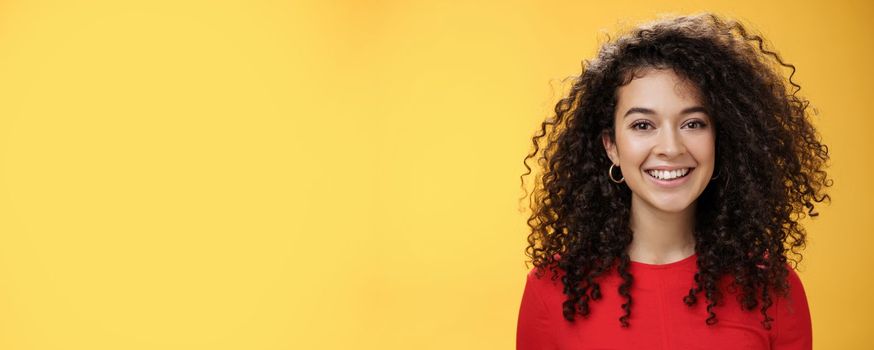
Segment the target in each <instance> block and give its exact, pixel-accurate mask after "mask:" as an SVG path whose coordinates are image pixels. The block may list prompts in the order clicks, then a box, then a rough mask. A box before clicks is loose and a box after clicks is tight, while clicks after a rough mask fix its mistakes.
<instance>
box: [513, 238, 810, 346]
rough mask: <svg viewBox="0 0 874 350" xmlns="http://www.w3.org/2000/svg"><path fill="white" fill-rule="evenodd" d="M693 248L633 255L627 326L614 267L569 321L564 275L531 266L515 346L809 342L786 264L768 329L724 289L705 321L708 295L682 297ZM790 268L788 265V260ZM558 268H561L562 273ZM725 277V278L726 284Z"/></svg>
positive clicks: (805, 313)
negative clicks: (658, 255)
mask: <svg viewBox="0 0 874 350" xmlns="http://www.w3.org/2000/svg"><path fill="white" fill-rule="evenodd" d="M696 260H697V255H692V256H690V257H688V258H685V259H683V260H680V261H677V262H673V263H669V264H664V265H651V264H645V263H639V262H634V261H632V262H631V266H630V268H629V272H630V273H631V274H632V276H634V281H633V283H632V286H631V297H632V306H631V315H630V316H629V318H628V322H629V327H628V328H623V327H621V324H620V322H619V317H620V316H622V315H623V310H622V308H621V305H622V304H623V303H624V302H625V299H624V298H622V297H621V296H620V295H619V292H618V288H619V285H620V284H621V283H622V278H621V277H619V275H618V273H617V272H616V269H613V270H611V272H610V273H608V274H605V275H604V276H602V277H601V279H600V280H598V281H599V282H600V284H601V294H602V297H601V299H600V300H597V301H589V306H590V314H589V316H588V318H583V317H582V316H581V315H577V317H576V318H575V320H574V322H573V323H570V322H568V321H567V320H565V319H564V317H562V302H564V300H565V298H566V296H565V294H564V293H562V291H563V289H564V286H563V285H562V283H561V276H559V277H558V278H557V279H556V280H555V281H553V280H552V279H551V273H550V271H549V270H548V269H545V270H544V274H543V276H541V278H537V277H536V276H535V271H537V268H535V269H532V270H531V272H529V273H528V279H527V282H526V283H525V291H524V292H523V295H522V303H521V306H520V308H519V318H518V323H517V329H516V349H518V350H528V349H635V350H638V349H708V350H718V349H779V350H784V349H811V348H812V334H811V324H810V311H809V309H808V306H807V297H806V295H805V294H804V287H803V286H802V284H801V280H800V279H799V278H798V275H797V274H796V273H795V271H794V270H793V269H791V268H789V288H790V291H789V297H788V298H783V297H780V296H775V295H772V300H774V304H772V305H771V307H770V308H769V309H768V315H769V316H771V318H773V320H772V321H771V330H766V329H765V328H764V327H762V323H761V322H762V320H763V315H762V313H761V311H760V307H756V308H754V309H753V310H752V311H745V310H741V308H740V305H739V303H738V301H737V298H736V296H737V294H736V293H731V292H730V291H729V290H728V289H725V288H723V289H722V291H723V299H722V301H721V302H720V304H719V305H717V306H715V307H714V308H713V311H714V312H715V313H716V317H717V319H718V322H717V323H716V324H715V325H712V326H708V325H707V324H706V323H705V320H706V319H707V317H708V313H707V309H706V307H707V300H706V299H705V298H704V295H703V293H701V294H699V297H698V302H697V303H696V305H694V306H692V307H688V306H686V304H685V303H683V297H684V296H686V295H687V294H689V289H690V288H691V287H692V286H693V283H694V282H693V276H694V275H695V272H696V270H697V265H696ZM787 268H788V266H787ZM559 273H560V274H561V272H559ZM728 282H730V279H729V278H724V279H723V280H722V282H721V283H722V285H723V286H727V284H728Z"/></svg>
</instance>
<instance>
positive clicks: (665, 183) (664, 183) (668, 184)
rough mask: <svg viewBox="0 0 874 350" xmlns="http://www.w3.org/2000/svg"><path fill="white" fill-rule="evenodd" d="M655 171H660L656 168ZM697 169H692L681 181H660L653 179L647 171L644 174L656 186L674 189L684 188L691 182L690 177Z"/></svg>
mask: <svg viewBox="0 0 874 350" xmlns="http://www.w3.org/2000/svg"><path fill="white" fill-rule="evenodd" d="M654 169H659V168H654ZM679 169H683V168H679ZM695 169H696V168H691V169H690V170H689V172H688V173H686V176H683V177H681V178H679V179H674V180H659V179H656V178H654V177H652V175H650V174H648V173H647V172H646V171H644V172H643V176H644V177H646V178H647V179H649V180H650V181H652V182H653V183H654V184H656V185H657V186H659V187H663V188H674V187H677V186H682V185H683V184H684V183H686V182H687V181H689V175H691V174H692V172H693V171H695ZM659 170H661V169H659Z"/></svg>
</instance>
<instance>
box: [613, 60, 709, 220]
mask: <svg viewBox="0 0 874 350" xmlns="http://www.w3.org/2000/svg"><path fill="white" fill-rule="evenodd" d="M616 93H617V98H618V100H617V105H616V112H615V115H614V127H615V131H616V132H615V133H616V140H615V143H614V142H613V141H611V140H610V137H609V135H608V134H606V133H605V134H604V135H603V139H602V141H603V143H604V147H605V149H606V150H607V155H608V156H609V157H610V159H611V160H612V161H613V163H614V164H616V165H618V166H619V168H620V169H621V171H622V176H623V177H625V183H626V184H627V185H628V187H629V188H630V189H631V191H632V207H637V206H640V205H643V206H647V207H648V208H646V209H651V210H655V211H660V212H668V213H679V212H682V211H684V210H689V209H691V210H694V207H693V206H690V205H691V204H693V203H694V202H695V200H696V199H697V198H698V196H699V195H701V193H702V192H704V189H705V188H706V187H707V184H708V183H709V181H710V178H711V176H712V174H713V168H714V163H715V159H716V150H715V132H714V129H713V124H712V121H711V119H710V116H709V115H707V112H706V111H705V110H704V108H703V107H704V105H703V104H702V103H701V98H700V95H699V92H698V90H697V88H695V87H694V86H693V85H691V84H690V83H688V82H685V81H683V80H681V79H680V78H679V77H678V76H677V75H676V74H675V73H674V72H673V71H672V70H664V69H663V70H655V69H653V70H649V71H648V72H647V73H646V74H645V75H643V76H642V77H639V78H634V79H633V80H632V81H631V82H630V83H628V84H627V85H624V86H622V87H620V88H619V89H618V90H617V92H616ZM654 170H659V171H655V173H653V171H654ZM606 172H607V171H606V169H605V175H606ZM617 173H618V172H617V171H615V170H614V178H618V176H619V175H618V174H617Z"/></svg>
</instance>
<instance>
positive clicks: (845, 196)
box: [0, 0, 874, 349]
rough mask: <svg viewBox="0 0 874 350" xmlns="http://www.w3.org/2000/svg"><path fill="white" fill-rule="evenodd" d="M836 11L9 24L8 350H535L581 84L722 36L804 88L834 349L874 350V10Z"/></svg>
mask: <svg viewBox="0 0 874 350" xmlns="http://www.w3.org/2000/svg"><path fill="white" fill-rule="evenodd" d="M819 3H820V4H814V2H810V3H809V4H808V3H805V2H796V1H778V2H771V1H744V2H740V3H738V2H737V1H715V2H708V3H707V4H706V5H704V4H700V3H697V2H692V1H688V2H681V1H680V2H671V3H656V4H647V5H645V4H644V3H643V2H636V1H634V2H629V1H619V2H611V1H597V2H591V3H585V2H579V1H567V2H549V3H547V2H534V1H493V2H476V3H474V2H470V1H453V2H447V1H428V2H425V1H420V2H412V1H369V2H368V1H351V0H350V1H336V0H335V1H310V2H281V1H242V0H240V1H104V2H98V1H10V0H6V1H2V2H0V349H345V348H348V349H352V348H355V349H510V348H513V346H514V341H515V327H516V316H517V311H518V306H519V300H520V297H521V293H522V286H523V283H524V277H525V273H526V271H527V269H526V266H525V265H524V263H523V261H524V257H523V255H522V250H523V247H524V245H525V242H524V239H525V235H526V234H527V226H525V224H524V221H525V219H526V218H527V213H522V212H520V211H519V210H520V207H522V206H523V205H524V202H522V203H520V202H519V201H518V200H519V198H520V197H521V195H522V189H521V188H520V182H519V175H520V174H521V173H522V172H524V170H525V169H524V167H523V166H522V163H521V161H522V158H523V157H524V155H525V154H527V152H528V150H529V148H530V137H531V136H532V135H533V133H534V131H535V130H536V129H537V127H538V126H539V122H540V121H541V120H542V119H543V118H545V117H546V116H548V114H549V110H550V109H551V108H552V104H553V103H554V101H555V100H556V99H557V98H558V96H559V95H560V93H561V90H560V87H561V84H560V80H561V79H562V78H565V77H568V76H571V75H575V74H578V73H579V70H580V62H581V61H582V60H583V59H584V58H588V57H591V56H592V55H593V54H594V53H595V51H596V49H597V45H598V42H599V40H602V39H604V38H605V35H604V34H603V32H610V33H612V32H614V31H615V30H616V29H620V28H622V27H623V26H625V25H626V24H634V23H636V22H637V21H640V20H648V19H653V18H655V17H656V15H657V14H660V13H678V14H679V13H690V12H696V11H702V10H709V11H715V12H718V13H721V14H724V15H728V16H733V17H737V18H740V19H742V20H744V21H747V22H748V23H752V24H753V25H754V28H756V29H758V30H759V31H761V32H763V33H764V34H765V35H766V37H767V38H768V39H770V41H771V42H772V43H773V44H774V47H775V48H776V49H777V50H778V51H780V52H781V54H783V56H784V57H785V58H786V60H788V61H789V62H791V63H793V64H795V65H796V66H797V67H798V73H797V74H796V78H797V81H798V82H800V84H801V85H802V86H803V89H802V94H804V95H805V96H806V97H808V98H810V99H811V101H812V102H813V104H814V105H815V106H816V107H817V108H818V109H819V111H820V117H818V118H817V120H816V124H817V125H818V126H819V128H820V130H821V133H822V135H823V138H824V141H825V142H826V143H827V144H828V145H829V147H830V151H831V154H832V157H833V158H832V164H833V165H832V167H831V174H832V176H833V177H834V179H835V187H834V188H833V190H832V191H831V193H832V197H833V199H834V202H833V204H832V205H831V206H830V207H825V208H823V209H821V213H822V216H821V217H820V218H819V219H817V220H814V221H806V222H805V224H806V227H807V228H808V230H809V233H810V244H809V249H807V250H806V253H807V254H806V257H805V260H804V263H803V264H802V272H801V277H802V280H803V281H804V283H805V286H806V290H807V293H808V298H809V301H810V304H811V312H812V315H813V322H814V324H813V326H814V342H815V345H816V347H817V348H832V349H870V348H874V337H871V330H872V321H871V317H872V315H871V314H872V312H874V301H872V299H871V298H870V295H871V293H872V292H871V288H872V287H874V282H872V278H871V270H872V268H874V265H872V263H871V260H870V259H869V257H870V251H871V246H872V245H874V232H872V229H871V226H872V225H871V223H870V222H869V221H867V220H870V219H871V217H872V214H874V213H872V211H871V204H870V203H871V198H872V195H874V189H872V181H871V180H870V174H871V173H872V170H874V168H872V165H871V164H872V161H874V159H872V151H874V147H872V146H874V144H872V142H874V141H872V137H871V136H870V133H871V130H872V129H874V121H872V120H874V119H872V118H871V111H870V106H869V104H870V103H871V102H872V100H874V96H872V84H871V83H870V79H871V78H872V76H874V75H872V65H871V62H872V61H874V55H872V40H871V36H872V34H874V28H872V21H871V18H872V16H874V7H872V5H870V4H869V3H867V2H865V1H827V2H819Z"/></svg>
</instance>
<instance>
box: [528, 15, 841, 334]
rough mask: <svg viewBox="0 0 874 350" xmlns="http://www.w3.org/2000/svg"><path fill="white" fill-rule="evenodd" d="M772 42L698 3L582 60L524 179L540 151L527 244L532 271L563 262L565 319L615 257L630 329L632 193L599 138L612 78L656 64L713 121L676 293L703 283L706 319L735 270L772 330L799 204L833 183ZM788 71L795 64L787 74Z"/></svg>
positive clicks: (744, 298)
mask: <svg viewBox="0 0 874 350" xmlns="http://www.w3.org/2000/svg"><path fill="white" fill-rule="evenodd" d="M767 46H769V45H767V43H766V41H765V40H764V39H763V38H762V37H761V36H760V35H756V34H754V33H752V32H751V31H749V30H748V29H747V28H746V27H745V26H744V25H743V24H741V23H740V22H738V21H735V20H730V19H723V18H721V17H720V16H718V15H715V14H710V13H703V14H696V15H689V16H677V17H672V18H663V19H659V20H656V21H653V22H649V23H645V24H642V25H640V26H638V27H636V28H633V29H632V30H630V31H628V32H627V33H624V34H623V35H621V36H619V37H617V38H616V39H615V40H609V38H608V40H607V42H606V43H604V44H603V45H602V46H601V48H600V51H599V52H598V54H597V57H596V58H594V59H592V60H584V61H583V62H582V68H583V69H582V74H581V75H580V76H579V77H574V79H573V84H572V86H571V87H570V91H569V92H568V94H567V95H566V96H563V98H561V99H560V100H559V101H558V103H557V104H556V105H555V108H554V113H555V114H554V115H553V116H550V117H549V118H547V119H546V120H545V121H544V122H542V124H541V125H540V130H539V131H538V132H537V133H535V135H534V137H533V139H532V142H533V144H534V149H533V151H531V152H530V153H529V154H528V155H527V156H526V157H525V159H524V160H523V164H524V165H525V167H526V168H527V169H528V171H527V172H526V173H524V174H522V176H521V177H520V179H521V180H522V186H523V188H524V186H525V180H524V177H525V176H526V175H529V174H531V173H532V169H531V167H530V166H529V165H528V160H529V159H532V158H535V157H537V156H538V155H539V157H538V158H536V160H537V162H538V164H539V166H540V170H542V172H541V173H540V174H539V175H537V176H535V179H536V182H535V184H534V187H533V189H532V190H531V197H530V198H529V200H530V207H531V209H532V212H531V216H530V217H529V218H528V220H527V224H528V226H529V227H530V229H531V233H530V234H528V237H527V241H528V246H527V247H526V248H525V254H526V256H527V257H528V258H530V262H531V263H532V264H533V265H534V266H535V267H537V268H538V277H540V276H539V275H540V274H542V273H543V270H544V269H547V268H548V269H550V270H551V271H552V272H553V274H552V275H553V279H555V278H557V276H559V274H558V272H559V271H562V272H563V274H562V279H561V280H562V283H563V285H564V294H566V296H567V299H566V300H565V301H564V302H563V305H562V314H563V316H564V318H565V319H566V320H568V321H574V317H575V315H576V314H581V315H582V316H583V317H584V318H585V317H587V316H588V315H589V307H590V306H589V301H590V300H598V299H600V297H601V289H600V285H599V282H598V277H599V276H601V275H602V274H605V273H606V272H608V271H612V269H613V268H615V269H616V270H617V272H618V274H619V275H620V276H621V278H622V283H621V285H620V287H619V288H618V293H619V294H620V295H621V296H622V297H623V298H624V300H625V303H624V304H623V305H622V309H623V312H624V314H623V315H622V316H621V317H620V318H619V321H620V324H621V326H622V327H627V326H628V318H629V316H630V314H631V301H632V296H631V294H630V287H631V282H632V279H633V276H632V275H631V274H630V273H629V271H628V270H629V266H630V259H629V255H628V251H627V248H628V246H629V244H630V243H631V241H632V230H631V228H630V226H629V220H630V212H631V211H630V207H631V190H630V189H629V188H628V187H627V186H625V185H624V184H621V183H620V184H617V183H614V182H612V181H610V180H609V179H608V177H607V169H608V168H609V166H610V165H611V164H612V163H611V161H610V159H609V158H608V157H607V155H606V152H605V150H604V148H603V144H602V142H601V137H600V135H601V134H602V132H608V133H609V134H610V137H611V138H612V139H614V140H615V129H614V113H615V107H616V103H617V99H616V91H617V88H619V87H621V86H623V85H625V84H628V83H629V82H630V81H631V80H632V79H633V78H634V77H635V76H636V74H639V73H640V72H642V71H644V70H645V69H649V68H657V69H671V70H673V71H674V72H675V73H676V74H677V75H678V76H680V77H682V78H685V79H686V80H687V81H689V82H690V83H692V84H693V85H694V86H696V87H697V88H698V89H699V91H700V92H701V96H702V103H704V104H705V105H706V109H707V110H708V111H710V113H712V115H711V117H712V118H713V121H714V125H715V126H716V127H715V129H716V163H715V166H716V170H715V172H716V173H717V174H718V175H720V176H718V177H716V178H715V180H714V181H711V182H710V183H709V184H708V185H707V188H705V190H704V192H702V193H701V195H700V196H699V197H698V199H697V208H696V212H695V227H694V233H693V235H694V238H695V251H696V253H697V254H698V258H697V272H696V273H695V276H694V280H693V281H689V284H690V290H689V293H688V295H686V296H685V297H684V298H683V300H682V301H683V303H684V304H685V305H687V306H689V307H691V306H693V305H695V304H696V303H697V302H698V298H699V296H700V295H701V293H703V295H704V297H705V298H706V300H707V303H708V304H707V312H708V314H709V317H707V319H706V320H705V322H706V323H707V324H708V325H713V324H715V323H716V322H717V318H716V313H715V312H714V310H713V309H714V306H716V305H717V304H718V303H719V302H720V300H721V299H722V298H723V293H722V291H721V290H720V288H719V284H718V281H719V280H720V279H721V278H723V277H729V278H730V277H733V279H731V285H730V290H732V291H735V292H736V291H739V292H740V293H738V295H737V298H738V301H739V303H740V305H741V308H742V309H745V310H753V309H754V308H756V307H760V312H761V314H762V316H763V321H762V326H763V327H765V328H766V329H770V328H771V321H772V320H773V319H772V318H771V317H770V316H769V315H768V308H769V307H770V306H771V305H772V304H773V299H772V296H774V295H777V294H779V295H783V296H786V295H788V289H789V285H788V280H787V277H788V274H789V269H790V268H796V269H797V265H798V263H799V262H800V261H801V258H802V257H801V253H800V250H801V249H803V248H804V247H805V242H806V232H805V230H804V228H803V227H802V226H801V225H800V224H799V222H798V221H799V220H800V219H802V218H804V217H805V209H806V214H807V215H809V216H811V217H814V216H817V215H818V213H817V212H816V211H815V210H814V206H815V203H821V202H823V201H825V200H828V201H829V202H831V198H830V197H829V196H828V195H827V194H825V189H826V187H829V186H832V182H833V181H832V180H831V179H828V176H827V174H826V172H825V171H824V170H823V169H824V168H825V166H826V163H827V161H828V160H829V155H828V147H827V146H826V145H825V144H823V143H821V142H820V139H821V138H820V137H819V135H818V133H817V131H816V129H815V128H814V126H813V125H812V124H811V122H810V121H809V120H808V119H809V116H810V114H811V110H813V113H812V114H816V110H815V109H813V108H808V107H809V101H807V100H806V99H804V98H803V97H800V96H798V95H797V93H798V91H799V90H800V89H801V86H800V85H798V84H797V83H795V82H794V81H793V80H792V76H793V75H794V74H795V66H793V65H791V64H788V63H786V62H784V61H783V59H781V57H780V55H779V54H778V53H776V52H775V51H772V50H769V49H768V48H766V47H767ZM783 68H791V69H792V73H791V74H790V75H789V78H788V79H787V78H785V77H784V76H783V75H781V73H780V72H781V69H783ZM789 85H791V86H792V87H793V90H794V91H789ZM526 194H527V193H526ZM789 261H791V262H792V263H793V265H792V266H791V267H790V265H789V263H788V262H789ZM678 302H679V300H678Z"/></svg>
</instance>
